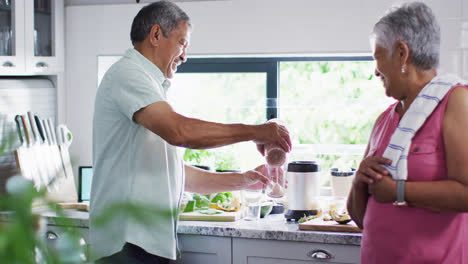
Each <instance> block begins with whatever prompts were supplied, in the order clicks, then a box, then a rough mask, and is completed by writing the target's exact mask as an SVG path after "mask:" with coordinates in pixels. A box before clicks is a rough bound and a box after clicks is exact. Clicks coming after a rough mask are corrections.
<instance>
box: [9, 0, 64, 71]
mask: <svg viewBox="0 0 468 264" xmlns="http://www.w3.org/2000/svg"><path fill="white" fill-rule="evenodd" d="M63 26H64V2H63V0H0V76H16V75H54V74H57V73H59V72H63V69H64V30H63Z"/></svg>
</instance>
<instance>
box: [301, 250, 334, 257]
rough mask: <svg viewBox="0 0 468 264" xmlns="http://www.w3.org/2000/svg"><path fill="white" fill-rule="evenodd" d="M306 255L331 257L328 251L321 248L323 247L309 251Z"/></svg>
mask: <svg viewBox="0 0 468 264" xmlns="http://www.w3.org/2000/svg"><path fill="white" fill-rule="evenodd" d="M307 256H308V257H309V258H313V259H332V258H333V255H332V254H331V253H330V252H328V251H326V250H323V249H314V250H312V251H310V252H309V253H307Z"/></svg>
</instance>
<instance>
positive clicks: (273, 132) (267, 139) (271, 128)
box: [254, 122, 292, 156]
mask: <svg viewBox="0 0 468 264" xmlns="http://www.w3.org/2000/svg"><path fill="white" fill-rule="evenodd" d="M254 142H255V144H257V149H258V151H259V152H260V153H261V154H262V155H263V156H265V144H266V143H272V144H275V145H277V146H279V147H281V148H282V149H283V150H284V151H286V152H290V151H291V145H292V144H291V138H290V137H289V131H288V129H287V128H286V127H285V126H283V125H280V124H278V123H275V122H267V123H265V124H262V125H259V126H258V133H257V136H256V139H254Z"/></svg>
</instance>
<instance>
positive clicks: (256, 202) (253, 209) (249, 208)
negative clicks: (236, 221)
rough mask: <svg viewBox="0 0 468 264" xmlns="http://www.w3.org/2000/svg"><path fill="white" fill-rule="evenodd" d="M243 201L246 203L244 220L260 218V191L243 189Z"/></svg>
mask: <svg viewBox="0 0 468 264" xmlns="http://www.w3.org/2000/svg"><path fill="white" fill-rule="evenodd" d="M242 194H243V202H244V204H245V205H246V211H245V216H244V220H248V221H255V220H258V219H260V202H261V200H262V191H261V190H258V191H252V190H244V191H242Z"/></svg>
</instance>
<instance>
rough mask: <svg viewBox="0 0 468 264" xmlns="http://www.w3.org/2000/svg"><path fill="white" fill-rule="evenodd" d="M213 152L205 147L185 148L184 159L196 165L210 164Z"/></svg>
mask: <svg viewBox="0 0 468 264" xmlns="http://www.w3.org/2000/svg"><path fill="white" fill-rule="evenodd" d="M211 157H212V153H211V152H210V151H208V150H205V149H189V148H188V149H185V153H184V161H186V162H188V163H190V164H194V165H205V166H209V165H210V163H211Z"/></svg>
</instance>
